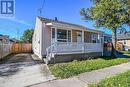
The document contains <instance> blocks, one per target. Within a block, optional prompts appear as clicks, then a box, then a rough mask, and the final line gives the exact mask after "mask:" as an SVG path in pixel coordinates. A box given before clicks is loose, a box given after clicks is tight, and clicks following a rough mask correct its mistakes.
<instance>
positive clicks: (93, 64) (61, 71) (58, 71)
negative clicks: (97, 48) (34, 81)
mask: <svg viewBox="0 0 130 87" xmlns="http://www.w3.org/2000/svg"><path fill="white" fill-rule="evenodd" d="M129 61H130V59H125V58H116V59H110V58H105V59H102V58H99V59H93V60H84V61H74V62H69V63H60V64H50V65H49V68H50V70H51V72H52V74H53V75H54V76H56V77H58V78H69V77H72V76H75V75H78V74H80V73H84V72H89V71H92V70H97V69H101V68H105V67H109V66H113V65H118V64H121V63H126V62H129Z"/></svg>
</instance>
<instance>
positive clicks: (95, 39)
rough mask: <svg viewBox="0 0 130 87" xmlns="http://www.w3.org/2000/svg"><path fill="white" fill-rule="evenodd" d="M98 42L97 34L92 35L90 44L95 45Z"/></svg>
mask: <svg viewBox="0 0 130 87" xmlns="http://www.w3.org/2000/svg"><path fill="white" fill-rule="evenodd" d="M97 41H98V34H92V43H97Z"/></svg>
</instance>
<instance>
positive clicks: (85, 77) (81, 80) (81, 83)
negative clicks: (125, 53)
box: [32, 62, 130, 87]
mask: <svg viewBox="0 0 130 87" xmlns="http://www.w3.org/2000/svg"><path fill="white" fill-rule="evenodd" d="M127 70H130V62H129V63H125V64H121V65H116V66H112V67H108V68H104V69H99V70H95V71H92V72H86V73H83V74H80V75H78V76H76V77H73V78H68V79H63V80H54V81H49V82H45V83H41V84H37V85H33V86H32V87H87V85H88V84H92V83H95V82H98V81H100V80H102V79H104V78H107V77H110V76H113V75H116V74H119V73H122V72H125V71H127Z"/></svg>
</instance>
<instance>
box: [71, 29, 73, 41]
mask: <svg viewBox="0 0 130 87" xmlns="http://www.w3.org/2000/svg"><path fill="white" fill-rule="evenodd" d="M72 32H73V30H72V29H71V42H73V35H72V34H73V33H72Z"/></svg>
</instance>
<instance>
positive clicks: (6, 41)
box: [0, 34, 10, 44]
mask: <svg viewBox="0 0 130 87" xmlns="http://www.w3.org/2000/svg"><path fill="white" fill-rule="evenodd" d="M9 42H10V41H9V36H7V35H2V34H0V43H4V44H9Z"/></svg>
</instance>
